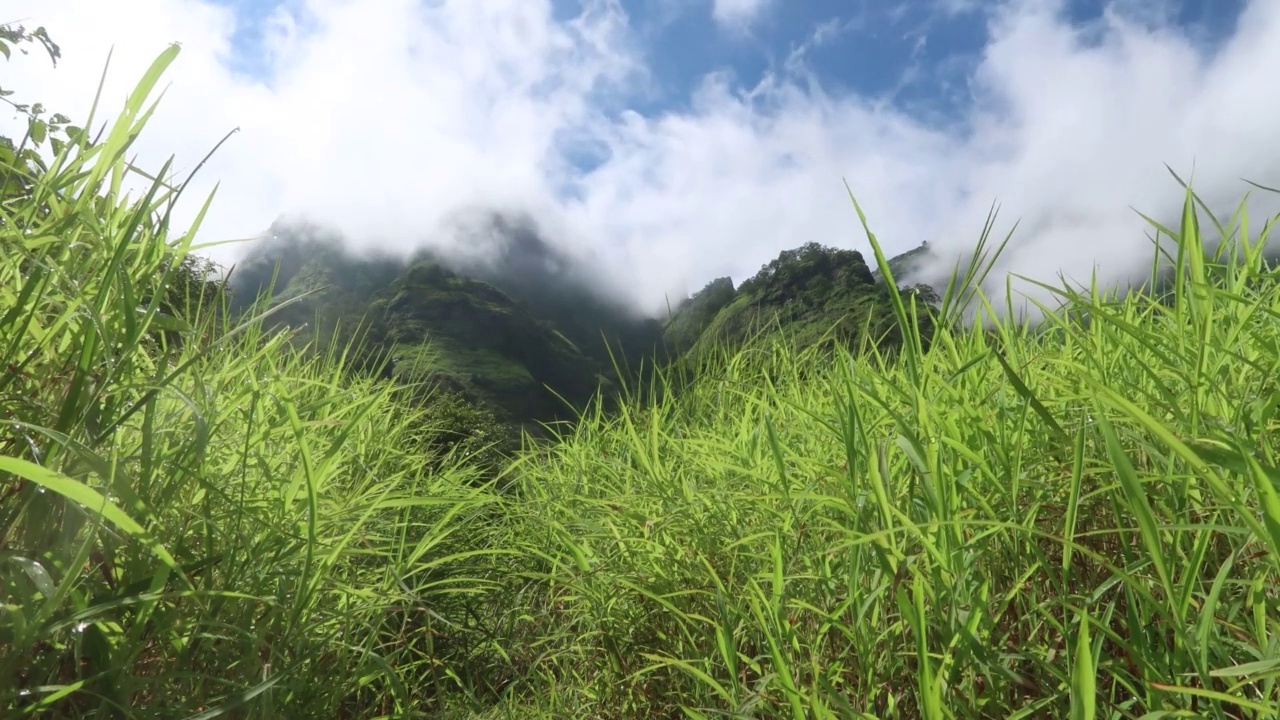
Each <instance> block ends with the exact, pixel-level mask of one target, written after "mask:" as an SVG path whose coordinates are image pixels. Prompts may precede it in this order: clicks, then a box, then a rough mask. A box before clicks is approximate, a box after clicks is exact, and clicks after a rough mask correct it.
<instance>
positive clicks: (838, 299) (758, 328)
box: [665, 243, 932, 355]
mask: <svg viewBox="0 0 1280 720" xmlns="http://www.w3.org/2000/svg"><path fill="white" fill-rule="evenodd" d="M904 257H905V256H899V257H898V258H895V259H894V260H892V261H890V264H891V266H892V264H893V263H894V262H895V261H897V262H899V263H900V264H901V263H910V262H911V258H909V257H908V258H905V259H904ZM917 290H918V291H924V290H927V288H918V289H917ZM926 297H927V294H926ZM891 308H892V305H891V302H890V297H889V292H888V288H887V287H886V286H885V285H884V283H883V282H881V281H879V280H878V279H877V277H876V276H875V275H874V274H873V273H872V272H871V270H870V268H869V267H868V266H867V263H866V261H865V260H864V259H863V257H862V254H861V253H859V252H857V251H856V250H842V249H838V248H832V247H826V246H823V245H819V244H818V243H808V244H806V245H804V246H802V247H799V248H796V249H794V250H787V251H784V252H783V253H781V254H780V255H779V256H778V257H777V258H776V259H774V260H773V261H772V262H770V263H768V264H767V265H765V266H764V267H762V268H761V269H760V272H759V273H757V274H756V275H755V276H754V277H752V278H750V279H748V280H746V281H745V282H743V283H742V285H741V286H739V287H738V288H737V289H736V290H735V289H734V287H733V284H732V281H731V280H730V279H729V278H720V279H718V280H716V281H714V282H712V283H711V284H709V285H708V286H707V287H706V288H704V289H703V290H702V291H700V292H699V293H698V294H696V295H694V296H693V297H692V298H690V299H689V300H688V301H686V302H685V303H684V304H682V305H681V306H679V307H678V308H677V310H676V312H675V313H674V315H673V316H672V318H671V320H670V321H669V322H668V323H667V326H666V335H665V339H666V342H667V344H668V346H671V347H675V348H676V349H677V350H678V351H681V352H685V353H691V354H693V355H697V354H700V353H702V352H705V351H706V350H709V349H710V348H711V347H713V346H725V345H727V346H729V347H740V346H742V345H743V344H745V343H748V342H749V341H750V340H751V339H752V338H753V337H756V336H757V335H758V334H759V333H763V332H768V331H769V330H771V329H774V330H778V331H781V332H784V333H786V334H787V335H788V336H789V337H790V338H791V339H792V340H793V341H794V342H795V343H796V344H797V345H799V346H801V347H804V346H810V345H813V344H816V343H820V342H834V343H842V344H845V345H848V346H851V347H855V348H856V347H858V346H859V344H860V343H862V342H864V341H871V342H874V343H876V344H878V345H879V346H880V347H892V346H894V345H896V344H898V343H900V342H901V333H900V331H899V330H898V328H897V322H896V319H895V317H894V315H893V311H892V309H891ZM920 322H921V328H922V330H924V331H925V333H926V338H927V335H928V334H929V333H930V331H931V327H932V326H931V324H930V319H929V317H928V316H927V315H926V314H923V313H922V315H921V320H920Z"/></svg>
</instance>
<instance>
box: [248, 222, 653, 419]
mask: <svg viewBox="0 0 1280 720" xmlns="http://www.w3.org/2000/svg"><path fill="white" fill-rule="evenodd" d="M476 274H478V275H480V274H483V273H479V272H477V273H476ZM495 275H498V274H497V273H490V274H489V279H490V280H501V279H502V278H501V276H498V277H495ZM273 278H274V282H275V285H274V287H273V286H272V285H271V283H272V280H273ZM231 280H232V281H231V289H232V294H233V297H234V298H236V303H235V306H236V310H237V312H239V313H240V314H244V313H245V312H247V311H248V310H249V309H250V306H251V300H252V299H254V298H256V297H258V296H259V295H260V294H261V293H263V292H264V291H266V290H268V289H270V290H271V298H272V303H273V304H274V305H283V306H284V307H283V308H282V309H281V310H280V311H279V312H277V313H276V314H275V315H273V316H272V322H273V323H278V324H282V325H287V326H289V327H291V328H295V329H299V330H301V334H300V335H298V341H299V342H316V343H319V344H320V345H321V346H326V345H327V344H328V343H329V342H331V341H335V339H336V342H337V343H338V344H339V345H342V346H346V345H347V343H348V342H351V341H353V340H354V342H351V348H352V350H353V352H354V354H355V356H356V364H357V365H358V366H362V367H373V366H375V365H379V364H380V363H381V362H382V361H383V360H389V363H386V364H385V367H383V374H384V376H386V377H390V378H395V379H397V380H398V381H401V382H403V383H419V382H426V383H428V384H430V385H432V386H438V387H442V388H445V389H449V390H453V391H456V392H459V393H461V394H462V395H464V396H465V397H466V398H468V399H469V400H470V401H472V402H477V403H480V404H482V405H484V406H485V407H487V408H489V409H490V410H492V411H494V412H495V413H496V414H497V416H498V418H499V419H500V420H501V421H503V422H507V423H514V424H520V425H524V426H525V427H526V429H529V430H535V429H536V424H537V423H539V422H546V421H553V420H558V419H570V418H572V417H573V415H574V412H575V411H574V408H579V409H581V408H582V407H584V406H585V404H586V403H587V402H588V401H589V400H590V399H591V398H592V397H593V395H594V394H595V392H596V391H597V389H598V388H603V389H604V390H606V392H607V391H608V389H609V388H610V387H612V385H613V384H614V382H615V380H616V374H615V372H614V370H613V368H612V367H611V364H610V361H609V358H608V354H607V347H606V344H605V342H604V340H603V339H602V334H603V333H607V332H609V331H611V330H612V331H614V332H615V333H616V332H617V331H618V330H619V329H620V328H621V329H622V330H623V331H628V332H630V335H629V336H627V339H628V340H630V341H631V345H630V347H629V348H628V349H630V350H631V351H632V352H633V353H636V352H638V351H637V350H636V349H635V348H637V347H643V342H642V341H643V333H644V329H645V327H646V325H645V323H643V322H640V321H635V322H631V323H630V324H629V325H628V324H626V323H625V322H624V321H623V320H620V319H619V318H620V316H621V314H620V313H619V312H617V311H615V310H614V309H613V308H610V307H603V308H601V307H599V305H600V304H599V303H597V304H595V305H592V304H591V303H590V302H587V301H585V300H584V298H583V297H582V295H585V294H586V291H585V290H579V292H578V294H577V296H574V295H569V296H568V297H562V298H552V299H547V298H538V297H536V296H534V297H531V295H533V294H532V293H531V292H528V291H526V292H525V293H524V294H523V298H519V299H518V298H517V297H512V295H510V294H508V293H507V292H504V291H503V289H500V288H499V287H496V286H495V285H494V284H491V282H486V281H484V280H481V279H477V278H476V277H468V276H465V275H462V274H460V273H458V272H456V271H455V270H453V269H450V268H449V267H448V266H446V264H445V262H444V261H443V260H442V259H440V258H437V257H434V256H431V255H429V254H426V253H418V254H417V255H415V256H413V257H411V258H409V259H407V260H400V259H395V258H390V257H385V256H384V257H378V256H357V255H353V254H350V253H349V252H347V251H346V250H345V249H344V248H343V246H342V244H341V241H340V239H338V238H336V237H334V236H332V235H326V234H324V233H321V232H319V231H317V230H316V229H314V228H305V227H277V228H276V231H275V237H274V239H273V240H272V241H270V242H267V243H263V244H261V245H259V246H257V247H256V248H255V249H254V252H253V253H252V254H251V255H250V256H249V257H247V258H246V259H245V260H244V261H243V262H242V263H240V264H239V265H238V266H237V267H236V268H235V269H234V271H233V273H232V278H231ZM307 293H311V294H309V295H308V294H307ZM566 294H568V293H566ZM304 296H305V297H304ZM299 298H300V299H299ZM291 300H293V302H290V301H291ZM539 300H541V302H539ZM569 308H574V309H575V310H574V311H576V312H577V313H578V314H577V315H576V316H571V315H570V314H569V313H570V311H569ZM539 310H541V311H542V313H541V314H540V313H539V312H538V311H539ZM593 312H594V315H592V313H593ZM566 317H568V320H569V321H568V322H565V318H566ZM548 318H554V319H559V320H561V321H562V323H563V324H562V325H557V324H556V323H555V322H554V321H553V320H552V319H548ZM593 319H596V320H600V322H598V323H597V326H596V327H594V328H592V326H591V321H592V320H593ZM624 319H625V318H624ZM574 320H576V322H574ZM591 329H594V330H595V333H596V334H595V339H594V340H595V341H594V342H592V341H591V337H590V331H591ZM571 334H572V335H574V336H576V337H571ZM654 342H655V343H656V338H655V340H654ZM584 348H585V349H587V350H591V351H594V352H593V353H592V354H587V353H586V352H584ZM650 353H652V349H651V350H650ZM566 403H568V404H567V405H566Z"/></svg>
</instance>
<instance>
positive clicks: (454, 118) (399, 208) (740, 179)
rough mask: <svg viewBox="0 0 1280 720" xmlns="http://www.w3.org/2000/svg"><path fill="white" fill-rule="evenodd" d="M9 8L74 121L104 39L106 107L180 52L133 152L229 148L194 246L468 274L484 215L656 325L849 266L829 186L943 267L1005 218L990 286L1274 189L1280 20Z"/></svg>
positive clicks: (1144, 243) (630, 3)
mask: <svg viewBox="0 0 1280 720" xmlns="http://www.w3.org/2000/svg"><path fill="white" fill-rule="evenodd" d="M11 6H12V10H10V11H9V12H10V14H11V15H12V16H13V17H15V18H24V19H26V21H27V22H28V24H31V25H35V24H44V25H46V26H47V27H48V29H49V31H50V32H51V33H52V34H53V36H54V38H55V39H56V40H58V41H59V42H60V43H61V44H62V46H63V48H64V61H63V63H62V64H61V65H60V67H59V68H58V69H57V70H56V71H54V70H49V69H48V68H46V67H42V66H39V65H38V64H32V63H31V62H29V61H26V60H23V61H18V62H16V63H15V65H17V66H19V67H16V68H15V71H20V72H18V77H19V81H18V86H19V89H22V90H25V91H27V92H28V93H29V94H30V95H31V96H33V99H40V100H43V101H45V103H46V105H49V106H50V107H55V108H58V109H60V110H64V111H69V112H70V114H72V115H74V114H75V111H76V109H77V108H84V107H85V106H86V105H87V101H88V100H89V99H91V98H92V94H93V89H94V86H95V85H96V82H97V78H98V76H99V74H100V73H101V70H102V62H103V61H104V59H105V57H106V53H107V51H108V50H109V49H110V48H112V47H114V49H115V56H114V59H113V66H112V73H111V82H112V83H115V85H113V86H112V87H113V88H115V92H116V96H120V95H122V94H123V92H124V91H125V89H126V88H127V87H128V84H129V83H130V82H131V81H132V79H133V78H136V77H138V76H139V75H140V74H141V71H142V69H143V68H144V67H145V65H146V64H147V63H148V62H149V61H150V59H151V58H153V57H154V56H155V54H156V53H158V52H159V51H160V50H161V49H162V48H163V47H164V46H165V44H167V43H168V42H172V41H175V40H177V41H181V42H182V43H183V54H182V56H181V57H180V59H179V61H178V62H177V63H175V65H174V67H173V68H172V69H171V71H170V73H169V74H168V77H167V79H168V82H169V83H170V85H169V88H168V91H167V92H168V94H167V95H166V99H165V101H164V103H163V104H162V107H161V110H160V111H159V112H158V113H157V115H156V117H155V119H154V120H153V122H152V127H151V128H149V130H148V134H147V135H146V136H145V137H144V139H143V140H141V141H140V142H139V149H140V153H141V155H142V157H143V159H149V160H150V161H151V162H152V164H156V165H158V164H159V163H160V162H162V161H163V159H164V158H166V157H168V155H169V154H174V155H176V159H177V164H178V167H179V168H187V169H189V168H191V167H193V166H194V165H195V164H196V162H198V160H199V158H201V157H203V156H204V153H205V152H207V151H208V149H210V148H211V147H212V146H213V144H214V143H216V142H217V141H218V140H219V139H221V137H222V136H223V135H224V134H225V133H226V132H227V131H228V130H230V129H232V128H239V129H240V132H239V133H238V134H237V135H236V136H235V137H234V138H233V139H232V141H231V142H229V143H227V145H225V146H224V147H223V149H222V150H220V151H219V153H218V155H217V156H215V158H214V160H213V161H211V162H210V163H209V164H208V165H207V166H206V167H205V168H204V169H202V171H201V176H200V177H199V180H198V182H196V183H193V184H192V188H193V190H197V191H199V192H201V193H203V192H207V191H212V190H213V188H214V186H215V183H221V184H220V185H219V186H218V199H217V200H216V201H215V205H214V211H213V212H212V213H211V215H210V218H209V220H208V222H207V223H206V226H205V228H204V229H203V230H202V236H204V237H205V239H206V240H216V239H221V238H224V237H228V238H229V237H244V236H248V235H252V234H254V233H257V232H259V231H261V230H262V229H263V228H265V227H267V226H268V225H269V224H270V223H271V221H273V220H274V219H276V218H277V217H280V216H282V215H285V216H305V217H308V218H310V219H313V220H316V221H318V222H322V223H327V224H330V225H332V226H334V227H335V228H337V229H339V230H340V231H342V232H343V233H344V234H345V235H346V236H347V237H348V238H349V239H350V242H351V243H352V245H353V246H356V247H372V246H378V247H382V248H390V249H400V250H407V249H410V248H412V247H415V246H418V245H421V244H424V243H428V244H434V245H437V246H440V247H442V248H445V249H453V250H456V251H457V252H460V253H465V252H469V251H471V249H472V248H474V247H476V246H478V245H480V243H477V242H475V238H474V233H475V232H478V231H477V230H476V228H477V227H479V226H482V225H483V224H477V223H475V222H474V218H475V217H476V213H483V212H484V211H486V210H500V211H503V212H508V213H516V214H522V215H525V216H527V217H529V218H531V219H532V220H533V221H534V222H536V223H537V224H538V225H539V226H540V227H541V228H542V230H543V232H544V234H546V235H547V236H548V238H549V239H550V240H551V241H553V242H556V243H558V244H560V245H561V246H562V247H564V248H565V249H566V251H568V252H572V253H574V254H576V255H578V256H580V257H581V258H582V259H583V260H584V262H590V263H594V266H595V267H596V269H597V271H598V272H599V274H600V275H601V276H603V277H607V278H610V284H611V286H612V288H613V289H615V290H616V291H617V292H618V293H619V294H621V295H624V296H626V297H629V298H631V299H633V300H635V301H636V302H637V303H639V304H641V305H642V306H644V307H647V308H661V307H664V306H665V301H666V298H667V297H668V296H672V295H675V296H678V295H680V294H682V293H685V292H690V291H692V290H696V289H697V288H698V287H700V286H701V285H702V284H704V283H705V282H706V281H708V280H710V279H712V278H714V277H717V276H721V275H731V276H733V277H734V278H736V279H742V278H743V277H745V276H747V275H749V274H751V273H753V272H754V271H755V270H756V269H757V268H758V267H759V266H760V264H762V263H764V262H766V261H768V260H769V259H770V258H772V257H773V256H775V255H776V254H777V252H779V251H780V250H783V249H786V248H789V247H795V246H796V245H799V244H801V243H803V242H807V241H810V240H814V241H818V242H823V243H826V244H832V245H839V246H843V247H853V248H855V249H859V250H862V251H864V252H866V251H867V250H868V245H867V242H866V239H865V236H864V235H863V234H862V232H861V228H860V226H859V225H858V223H857V218H856V215H855V214H854V213H853V212H852V208H851V207H850V205H849V202H848V197H847V194H846V193H845V188H844V183H845V182H848V183H849V185H850V187H852V188H853V190H854V191H855V193H857V195H858V197H859V201H860V202H861V203H862V204H863V206H864V207H865V208H866V210H867V211H868V213H869V214H870V218H871V222H872V225H873V228H874V229H875V230H876V232H877V235H878V236H879V237H880V239H881V240H882V242H884V243H885V244H886V246H887V247H888V249H889V250H890V251H898V250H905V249H907V248H910V247H913V246H915V245H917V244H919V243H920V242H921V241H924V240H929V241H931V244H932V245H933V246H935V247H939V248H941V249H948V248H949V249H952V250H954V251H955V252H963V251H964V250H966V249H967V248H968V247H970V246H971V245H972V243H973V241H974V240H975V239H976V236H977V233H978V231H979V230H980V229H981V226H982V223H983V221H984V219H985V218H986V215H987V212H988V211H989V209H990V208H991V207H992V205H993V203H996V204H998V205H999V207H1000V211H1001V213H1002V217H1003V218H1004V220H1003V223H1002V224H998V226H997V227H998V230H1000V231H1003V230H1006V229H1007V228H1009V227H1011V226H1012V223H1013V222H1014V221H1018V222H1019V225H1018V228H1019V229H1018V233H1017V234H1016V235H1015V241H1014V243H1012V245H1011V252H1010V254H1009V258H1008V261H1007V263H1006V265H1005V266H1003V267H1002V269H1003V270H1008V271H1009V272H1017V273H1025V274H1030V275H1033V276H1039V277H1042V278H1045V279H1053V276H1055V275H1057V274H1058V273H1065V274H1066V275H1067V276H1069V277H1072V278H1077V279H1079V278H1087V277H1088V276H1089V275H1090V274H1091V273H1093V272H1094V271H1095V269H1097V270H1100V271H1101V275H1102V276H1103V277H1104V279H1106V278H1112V279H1119V278H1122V277H1123V276H1125V275H1126V274H1127V273H1128V272H1129V271H1130V270H1131V269H1133V268H1142V267H1144V266H1145V264H1146V261H1147V260H1148V259H1149V257H1150V243H1149V240H1148V238H1147V232H1146V227H1145V225H1144V223H1143V222H1142V221H1141V219H1140V218H1138V216H1137V214H1136V213H1135V212H1134V209H1135V208H1137V209H1141V210H1142V211H1144V212H1148V213H1151V214H1154V215H1161V216H1164V215H1168V214H1169V213H1172V212H1176V209H1177V206H1178V203H1179V201H1180V199H1181V198H1180V195H1179V192H1178V187H1177V185H1176V184H1175V183H1174V182H1173V180H1172V179H1171V178H1170V177H1169V175H1168V173H1167V171H1166V170H1165V164H1166V163H1167V164H1169V165H1171V166H1173V167H1174V168H1175V169H1177V170H1178V171H1179V172H1181V173H1184V174H1190V173H1191V170H1192V169H1193V168H1194V170H1195V173H1196V175H1195V178H1196V181H1197V187H1198V190H1199V191H1200V192H1201V193H1202V194H1203V195H1205V196H1206V198H1207V199H1209V200H1210V202H1211V203H1214V204H1215V206H1219V207H1222V208H1223V209H1224V210H1229V209H1232V208H1233V207H1234V204H1235V203H1236V202H1238V201H1239V200H1240V198H1241V196H1242V195H1243V193H1244V191H1245V190H1247V189H1248V188H1247V186H1246V185H1244V184H1243V183H1242V182H1241V178H1242V177H1246V178H1248V179H1250V180H1255V181H1257V182H1262V183H1265V184H1271V185H1276V184H1280V137H1277V136H1276V133H1275V132H1274V129H1273V127H1272V123H1271V122H1270V120H1269V119H1268V118H1273V117H1275V116H1276V111H1277V110H1280V99H1276V98H1273V97H1271V96H1272V95H1273V94H1272V93H1268V92H1267V91H1266V88H1269V87H1271V86H1272V85H1274V80H1273V77H1274V71H1272V70H1270V69H1269V68H1274V67H1280V49H1277V48H1276V45H1277V44H1276V43H1275V42H1274V37H1277V36H1280V3H1276V2H1274V0H986V1H979V0H914V1H899V2H892V1H890V2H875V1H872V0H804V1H800V0H792V1H790V2H787V1H784V0H379V2H368V1H367V0H366V1H362V0H132V1H131V2H130V3H127V4H116V5H115V6H113V7H111V8H110V9H107V8H104V7H102V6H103V3H100V2H97V1H96V0H62V2H57V3H50V2H46V1H45V0H13V1H12V3H11ZM24 82H25V83H26V86H25V88H24V87H21V85H22V83H24ZM36 95H38V96H39V97H38V98H36V97H35V96H36ZM193 205H195V206H197V207H198V203H193ZM1269 208H1270V206H1265V205H1264V206H1263V209H1269ZM1162 214H1164V215H1162ZM231 247H235V246H231ZM211 252H212V253H213V254H214V255H215V256H216V257H218V259H222V260H225V261H231V260H234V256H235V254H236V251H235V250H233V249H225V248H222V249H217V250H213V251H211ZM1001 280H1002V278H1001Z"/></svg>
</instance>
